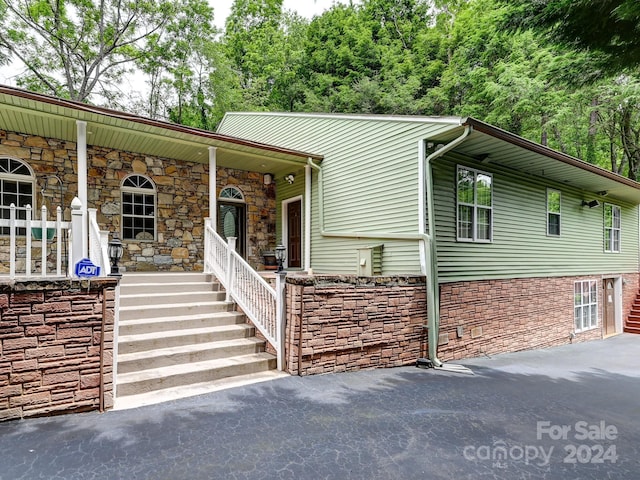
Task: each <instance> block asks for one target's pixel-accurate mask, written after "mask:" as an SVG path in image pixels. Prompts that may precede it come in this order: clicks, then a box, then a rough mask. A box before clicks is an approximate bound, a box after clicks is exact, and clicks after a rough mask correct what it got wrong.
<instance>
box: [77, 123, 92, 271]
mask: <svg viewBox="0 0 640 480" xmlns="http://www.w3.org/2000/svg"><path fill="white" fill-rule="evenodd" d="M76 128H77V131H78V141H77V149H78V199H79V200H80V205H81V206H82V218H83V222H82V235H81V239H82V258H87V257H88V254H87V252H88V241H89V235H88V234H87V215H86V213H85V211H86V210H85V209H86V208H87V205H89V197H88V195H87V122H83V121H81V120H76ZM74 236H75V235H74Z"/></svg>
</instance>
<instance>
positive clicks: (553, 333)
mask: <svg viewBox="0 0 640 480" xmlns="http://www.w3.org/2000/svg"><path fill="white" fill-rule="evenodd" d="M611 276H616V275H611ZM602 278H603V277H602V276H584V277H554V278H529V279H511V280H486V281H474V282H457V283H445V284H442V285H441V286H440V291H441V294H440V303H441V304H440V342H439V347H438V357H439V359H440V360H443V361H449V360H456V359H462V358H470V357H476V356H481V355H493V354H498V353H506V352H514V351H518V350H527V349H534V348H546V347H551V346H556V345H563V344H567V343H571V342H583V341H588V340H593V339H597V338H602V336H603V300H604V299H603V288H602V286H603V281H602ZM622 278H623V284H624V286H623V287H622V288H623V291H622V293H623V299H622V312H621V313H622V316H623V318H625V317H626V316H627V314H628V313H629V311H630V309H631V304H632V303H633V300H634V298H635V295H636V293H637V292H638V288H639V279H638V274H627V275H623V276H622ZM587 279H595V280H597V281H598V296H599V298H598V325H597V327H596V328H593V329H590V330H586V331H583V332H580V333H575V336H574V335H572V333H574V332H575V327H574V303H573V302H574V293H573V292H574V282H575V281H579V280H587ZM287 306H288V309H287V326H286V344H287V349H286V368H287V371H288V372H289V373H292V374H297V375H310V374H318V373H328V372H341V371H345V370H357V369H361V368H374V367H393V366H399V365H411V364H414V363H415V361H416V359H418V358H420V357H426V356H427V331H426V329H425V328H423V327H424V325H426V323H427V320H426V317H427V314H426V286H425V279H424V277H420V276H416V277H356V276H343V275H340V276H329V275H319V276H304V275H289V276H287ZM458 329H460V330H458Z"/></svg>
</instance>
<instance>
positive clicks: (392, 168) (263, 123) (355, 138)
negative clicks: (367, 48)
mask: <svg viewBox="0 0 640 480" xmlns="http://www.w3.org/2000/svg"><path fill="white" fill-rule="evenodd" d="M449 128H451V126H450V125H446V124H425V123H420V122H415V121H411V122H402V121H397V120H395V121H388V120H384V119H381V120H376V121H373V120H372V119H358V118H352V117H326V116H313V115H309V116H307V115H278V114H274V115H270V114H257V115H252V114H246V115H245V114H229V115H227V116H226V117H225V120H224V122H223V124H222V125H221V129H220V133H224V134H229V135H235V136H238V137H244V138H249V139H251V140H255V141H260V142H265V143H269V144H273V145H278V146H282V147H287V148H293V149H298V150H303V151H308V152H314V153H319V154H321V155H323V156H324V160H323V161H322V170H323V177H324V192H323V194H324V229H325V231H326V232H329V233H344V234H349V233H360V234H365V235H366V234H368V233H370V232H384V233H389V234H417V233H418V231H419V214H418V144H419V142H420V141H421V140H422V139H424V138H429V137H430V136H433V135H436V134H438V133H439V132H440V131H443V130H446V129H449ZM302 178H303V176H302V177H301V180H302ZM297 179H298V175H296V182H295V183H296V184H297V183H298V180H297ZM281 188H284V189H286V190H285V191H282V190H281ZM277 189H278V190H277V199H278V209H280V208H281V203H282V200H283V199H285V198H291V197H293V196H296V195H300V194H304V187H303V186H301V187H300V190H299V191H289V190H288V186H287V185H282V182H281V181H280V179H279V178H278V179H277ZM311 218H312V235H311V266H312V268H313V271H314V272H317V273H356V272H357V249H358V248H362V247H366V246H370V245H379V244H384V249H383V254H382V255H383V258H382V273H383V274H385V275H387V274H394V273H395V274H402V273H406V274H409V273H420V254H419V243H418V241H417V240H406V241H405V240H390V239H386V238H335V237H331V236H322V235H321V233H320V225H319V207H318V175H317V172H316V171H315V170H314V171H313V182H312V214H311ZM281 232H282V226H281V212H280V210H278V225H277V235H278V238H280V235H281Z"/></svg>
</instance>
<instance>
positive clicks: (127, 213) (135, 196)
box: [120, 175, 156, 240]
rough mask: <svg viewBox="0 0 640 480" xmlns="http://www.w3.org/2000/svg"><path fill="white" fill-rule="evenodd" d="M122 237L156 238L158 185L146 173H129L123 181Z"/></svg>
mask: <svg viewBox="0 0 640 480" xmlns="http://www.w3.org/2000/svg"><path fill="white" fill-rule="evenodd" d="M120 191H121V195H122V238H123V239H125V240H155V238H156V187H155V185H154V184H153V182H152V181H151V180H150V179H148V178H147V177H145V176H144V175H129V176H128V177H126V178H125V179H124V180H123V181H122V187H121V188H120Z"/></svg>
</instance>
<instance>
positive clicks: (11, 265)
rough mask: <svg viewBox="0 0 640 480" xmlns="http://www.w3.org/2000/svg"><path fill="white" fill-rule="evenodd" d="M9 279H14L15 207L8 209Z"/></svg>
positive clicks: (13, 205) (12, 205)
mask: <svg viewBox="0 0 640 480" xmlns="http://www.w3.org/2000/svg"><path fill="white" fill-rule="evenodd" d="M9 277H11V278H12V279H13V278H16V206H15V204H14V203H12V204H11V206H10V207H9Z"/></svg>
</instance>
